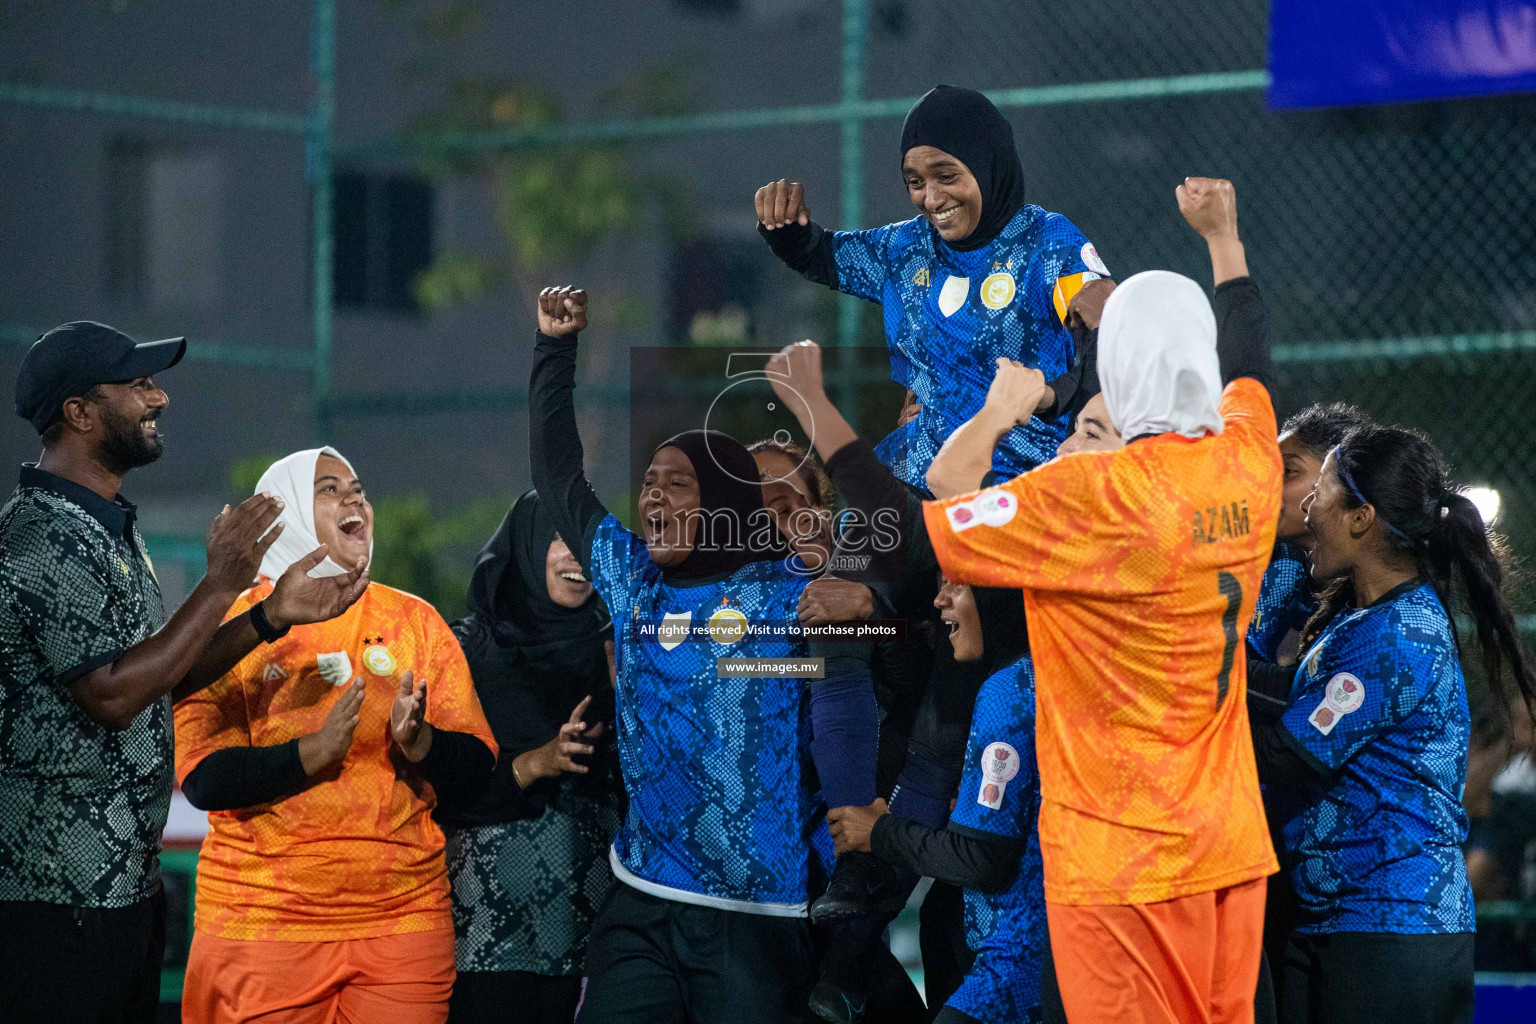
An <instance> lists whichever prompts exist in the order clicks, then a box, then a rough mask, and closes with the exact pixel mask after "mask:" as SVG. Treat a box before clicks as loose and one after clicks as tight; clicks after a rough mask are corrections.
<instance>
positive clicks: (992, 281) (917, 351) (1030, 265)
mask: <svg viewBox="0 0 1536 1024" xmlns="http://www.w3.org/2000/svg"><path fill="white" fill-rule="evenodd" d="M936 238H937V236H936V235H935V233H934V230H933V227H932V225H930V224H929V223H928V222H927V220H926V219H924V218H922V217H916V218H913V219H912V220H909V221H903V222H902V223H900V224H887V225H886V226H885V227H880V228H873V229H871V230H867V231H839V232H837V233H836V234H835V235H834V236H833V253H834V257H835V259H836V262H837V289H838V291H841V292H846V293H847V294H849V295H857V296H859V297H860V298H863V299H868V300H870V301H871V302H878V303H880V304H881V305H882V306H884V308H885V337H886V342H887V343H888V344H889V346H890V350H891V378H892V379H893V380H895V381H896V383H898V384H902V385H905V386H906V387H909V388H911V389H912V391H913V392H914V393H915V394H916V395H917V398H918V401H920V402H921V403H922V405H923V408H922V412H920V413H919V414H918V416H917V417H916V418H915V419H913V420H912V421H911V422H909V423H907V424H906V425H905V426H902V427H898V428H897V429H896V430H894V431H892V432H891V433H890V434H889V435H887V437H886V438H885V440H883V441H882V442H880V444H879V446H878V447H877V448H876V451H877V453H878V454H879V455H880V458H881V460H882V461H884V462H885V464H886V465H888V466H890V467H891V471H892V472H894V473H895V474H896V476H897V477H899V478H900V479H901V480H903V481H905V482H906V483H908V484H911V485H913V486H915V487H921V488H926V487H927V482H926V480H925V477H926V476H927V473H928V465H929V463H931V462H932V461H933V457H934V455H936V454H937V453H938V450H939V446H940V445H942V444H943V443H944V439H945V438H947V437H949V435H950V434H951V433H953V432H954V430H955V428H956V427H958V426H960V425H961V424H962V423H964V422H965V421H966V420H968V419H970V418H971V417H972V416H974V415H975V414H976V412H977V411H978V410H979V409H980V408H981V406H982V402H983V401H985V399H986V397H987V389H988V388H989V387H990V386H991V384H992V378H993V376H994V375H995V374H996V373H997V358H998V357H999V356H1006V357H1007V358H1009V359H1017V360H1018V361H1019V362H1021V363H1023V364H1024V365H1025V366H1032V367H1036V368H1037V369H1039V370H1040V371H1041V372H1042V373H1044V374H1045V377H1046V379H1047V380H1050V379H1051V378H1053V377H1056V376H1058V375H1060V374H1062V373H1065V372H1066V371H1067V370H1069V369H1071V368H1072V362H1073V359H1074V357H1075V355H1074V346H1073V342H1072V335H1071V334H1069V333H1067V330H1066V328H1065V327H1063V326H1062V323H1061V319H1060V317H1059V316H1058V314H1057V308H1056V303H1055V301H1054V298H1053V296H1054V294H1055V291H1056V287H1057V281H1058V279H1061V278H1068V277H1071V276H1072V275H1082V274H1085V275H1087V276H1086V277H1085V278H1081V279H1079V280H1078V281H1076V282H1075V284H1077V285H1080V284H1081V281H1082V280H1091V279H1095V278H1097V277H1099V276H1101V275H1102V276H1106V277H1107V276H1108V274H1109V271H1108V269H1107V268H1106V267H1105V266H1104V264H1103V263H1102V262H1101V261H1100V260H1099V257H1098V255H1097V253H1095V252H1094V249H1093V246H1092V245H1091V244H1089V242H1088V239H1087V238H1085V237H1084V236H1083V233H1082V232H1081V231H1079V230H1078V229H1077V228H1076V227H1075V226H1074V225H1073V224H1072V222H1071V221H1069V220H1067V218H1065V217H1063V216H1061V215H1060V214H1057V213H1047V212H1046V211H1045V210H1042V209H1041V208H1040V207H1038V206H1025V207H1023V208H1022V209H1020V210H1019V212H1018V213H1017V214H1015V215H1014V217H1013V219H1012V220H1010V221H1009V222H1008V224H1007V226H1006V227H1004V228H1003V230H1002V232H1001V233H1000V234H999V235H998V237H997V238H996V239H994V240H993V241H992V244H991V245H987V246H984V247H982V248H980V249H977V250H975V251H974V252H956V251H955V250H953V249H951V248H949V247H948V246H946V245H944V244H942V242H940V241H936ZM1069 287H1070V286H1069ZM1068 429H1069V424H1068V423H1067V421H1066V417H1064V416H1063V417H1057V418H1056V419H1052V420H1041V419H1038V418H1036V419H1032V420H1030V421H1029V422H1028V423H1026V424H1024V425H1022V426H1019V427H1015V428H1014V429H1013V430H1011V431H1009V432H1008V433H1007V434H1005V435H1004V436H1003V438H1002V440H1001V441H999V442H998V445H997V452H996V455H995V457H994V460H993V463H992V465H993V468H994V469H996V470H997V471H998V472H999V473H1001V474H1002V475H1003V477H1005V478H1011V477H1015V476H1018V475H1019V474H1020V473H1023V472H1024V471H1025V470H1028V469H1033V468H1034V467H1035V466H1038V465H1040V464H1041V463H1042V462H1046V461H1048V460H1050V459H1052V458H1054V457H1055V455H1056V447H1057V445H1059V444H1061V442H1062V440H1063V439H1064V438H1065V437H1066V436H1067V432H1068Z"/></svg>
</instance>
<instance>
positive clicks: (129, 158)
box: [103, 138, 227, 313]
mask: <svg viewBox="0 0 1536 1024" xmlns="http://www.w3.org/2000/svg"><path fill="white" fill-rule="evenodd" d="M106 163H107V202H106V206H105V209H106V218H107V221H106V225H105V229H104V232H103V234H104V237H105V240H106V270H107V292H108V293H109V294H110V295H112V296H113V297H115V298H119V299H126V300H127V301H129V302H132V303H134V304H136V305H140V306H143V307H147V308H148V309H150V310H152V311H154V312H157V313H158V312H166V313H211V312H217V311H218V310H219V309H221V308H222V307H223V305H224V284H225V278H226V275H225V266H224V219H225V190H226V184H227V183H226V180H225V166H224V159H223V157H222V156H221V155H220V154H219V153H217V152H214V151H212V150H209V149H203V148H197V147H191V146H184V145H179V144H167V143H159V142H153V141H150V140H147V139H140V138H117V139H114V140H112V141H111V142H110V143H108V146H107V161H106Z"/></svg>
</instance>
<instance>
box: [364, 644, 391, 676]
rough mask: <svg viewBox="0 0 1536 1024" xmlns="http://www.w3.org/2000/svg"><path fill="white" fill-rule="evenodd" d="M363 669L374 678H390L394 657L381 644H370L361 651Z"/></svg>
mask: <svg viewBox="0 0 1536 1024" xmlns="http://www.w3.org/2000/svg"><path fill="white" fill-rule="evenodd" d="M363 667H364V668H366V669H367V670H368V671H369V672H372V673H373V674H374V675H376V676H392V675H394V674H395V656H394V655H393V654H391V653H389V648H388V647H385V646H384V645H383V644H372V645H370V646H368V647H366V648H364V649H363Z"/></svg>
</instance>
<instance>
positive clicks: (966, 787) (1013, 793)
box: [947, 655, 1046, 1024]
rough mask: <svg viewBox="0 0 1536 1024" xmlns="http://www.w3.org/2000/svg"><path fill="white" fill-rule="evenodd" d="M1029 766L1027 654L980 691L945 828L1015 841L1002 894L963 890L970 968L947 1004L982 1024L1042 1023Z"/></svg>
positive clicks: (1039, 886)
mask: <svg viewBox="0 0 1536 1024" xmlns="http://www.w3.org/2000/svg"><path fill="white" fill-rule="evenodd" d="M1039 815H1040V780H1039V777H1038V775H1037V774H1036V768H1035V669H1034V664H1033V662H1031V661H1030V659H1029V657H1028V656H1027V655H1026V656H1025V657H1023V658H1021V659H1020V660H1019V661H1017V662H1014V663H1013V664H1012V665H1010V666H1008V667H1007V668H1005V669H1002V670H1001V671H998V672H995V673H993V674H992V675H991V676H989V677H988V678H987V680H986V682H984V683H982V684H981V689H980V691H979V692H978V693H977V694H976V710H975V711H974V712H973V713H972V716H971V738H970V742H969V743H968V744H967V745H966V750H965V774H964V776H963V777H962V778H961V780H960V797H959V799H958V801H957V802H956V803H955V810H954V813H953V814H951V815H950V816H949V827H950V828H952V829H957V830H959V831H969V832H978V833H989V834H991V835H996V836H1003V837H1005V838H1008V839H1016V840H1018V841H1020V842H1022V843H1024V844H1026V845H1025V848H1024V860H1023V862H1022V863H1021V864H1020V865H1019V871H1018V874H1017V875H1016V876H1014V880H1013V884H1012V885H1010V886H1009V887H1008V888H1007V889H1006V890H1004V891H1003V892H995V893H983V892H974V891H972V890H969V889H967V890H966V891H965V941H966V944H967V945H969V946H970V947H971V949H972V950H974V951H975V953H976V961H975V963H974V964H973V965H972V966H971V970H970V973H968V974H967V975H966V976H965V980H964V981H963V982H961V984H960V987H959V988H958V989H956V990H955V994H954V995H952V996H950V997H949V1001H948V1004H947V1005H949V1006H952V1007H954V1008H955V1009H957V1010H959V1011H961V1012H962V1013H966V1014H969V1015H970V1016H972V1017H974V1018H976V1019H977V1020H979V1021H981V1022H982V1024H1005V1022H1009V1024H1011V1022H1015V1021H1020V1022H1028V1024H1034V1022H1037V1021H1039V1020H1040V960H1041V957H1042V956H1043V955H1044V952H1045V946H1046V921H1045V885H1044V872H1043V868H1042V867H1041V863H1040V833H1039V831H1038V830H1037V828H1036V825H1037V821H1038V818H1039Z"/></svg>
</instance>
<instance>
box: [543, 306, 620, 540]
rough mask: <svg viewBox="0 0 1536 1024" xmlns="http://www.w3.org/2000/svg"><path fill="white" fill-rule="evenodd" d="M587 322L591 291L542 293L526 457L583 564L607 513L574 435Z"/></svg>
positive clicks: (559, 524) (551, 508)
mask: <svg viewBox="0 0 1536 1024" xmlns="http://www.w3.org/2000/svg"><path fill="white" fill-rule="evenodd" d="M586 326H587V293H586V292H585V291H582V290H581V289H578V288H570V287H565V288H546V289H544V291H542V292H541V293H539V332H538V334H537V336H536V345H535V348H534V353H535V355H534V359H533V373H532V375H531V377H530V379H529V381H528V449H529V450H528V459H529V463H530V465H531V466H532V468H533V486H534V488H535V489H537V490H538V492H539V498H540V500H541V501H545V502H548V507H549V509H550V510H551V514H552V515H553V516H554V519H555V524H556V526H555V528H556V529H557V530H558V531H559V532H560V536H562V537H564V538H566V543H567V544H568V545H569V546H570V549H571V551H572V552H573V553H574V554H575V555H576V557H577V559H579V560H580V562H581V564H582V567H583V568H586V569H590V568H591V566H590V565H589V564H588V557H589V552H590V551H591V549H592V536H593V533H594V532H595V531H596V529H597V524H598V523H600V522H602V521H603V518H604V517H605V516H607V515H608V510H607V509H606V508H604V507H603V503H602V502H601V501H599V500H598V498H597V494H596V493H595V492H594V491H593V490H592V485H591V484H590V483H588V482H587V475H586V471H585V469H584V467H583V460H584V455H583V453H582V449H581V438H580V437H579V436H578V435H577V433H576V407H575V404H574V400H573V398H572V395H573V393H574V391H575V389H576V336H577V334H578V333H579V332H580V331H581V330H582V329H584V328H585V327H586Z"/></svg>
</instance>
